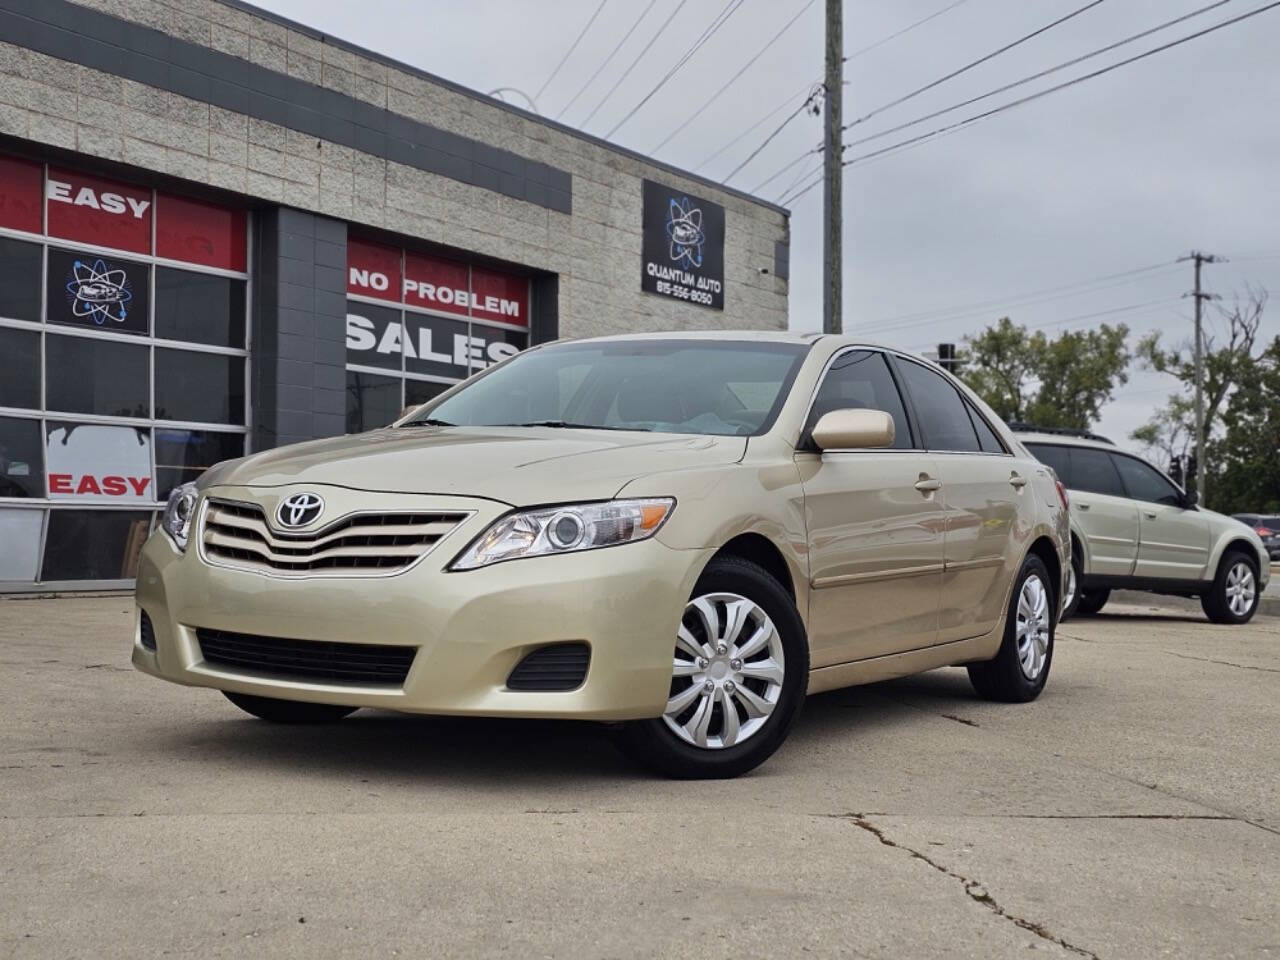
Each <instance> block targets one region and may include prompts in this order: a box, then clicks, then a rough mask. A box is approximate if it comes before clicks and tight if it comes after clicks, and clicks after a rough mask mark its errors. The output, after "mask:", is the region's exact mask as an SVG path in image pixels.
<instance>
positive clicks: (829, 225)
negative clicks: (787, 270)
mask: <svg viewBox="0 0 1280 960" xmlns="http://www.w3.org/2000/svg"><path fill="white" fill-rule="evenodd" d="M842 4H843V0H827V73H826V80H825V82H824V86H825V88H826V90H825V95H824V96H823V98H822V104H823V115H824V120H825V136H824V138H823V150H822V172H823V173H822V175H823V181H824V182H823V189H824V200H823V220H822V330H823V332H824V333H840V332H842V331H843V329H844V315H843V308H842V306H841V296H840V294H841V291H840V261H841V252H840V241H841V232H842V225H841V219H840V203H841V197H840V193H841V191H840V186H841V183H840V181H841V172H842V171H843V169H844V168H843V166H842V165H841V157H842V155H843V151H842V150H841V149H840V138H841V135H842V131H841V129H840V128H841V127H842V126H843V124H844V121H843V119H842V116H841V102H840V101H841V95H842V93H843V91H844V20H843V11H842V9H841V6H842Z"/></svg>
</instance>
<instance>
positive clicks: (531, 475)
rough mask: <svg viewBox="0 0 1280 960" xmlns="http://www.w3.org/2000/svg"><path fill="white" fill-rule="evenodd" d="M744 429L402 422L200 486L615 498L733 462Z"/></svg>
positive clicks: (236, 463) (300, 447) (525, 499)
mask: <svg viewBox="0 0 1280 960" xmlns="http://www.w3.org/2000/svg"><path fill="white" fill-rule="evenodd" d="M746 443H747V441H746V438H745V437H708V436H695V435H684V434H670V433H661V434H659V433H640V432H629V431H628V432H614V431H605V430H569V429H558V428H550V427H518V428H508V427H406V428H400V429H385V430H374V431H372V432H370V433H360V434H354V435H352V436H347V437H333V438H331V439H327V440H312V441H309V442H307V443H299V444H295V445H293V446H289V447H280V448H278V449H275V450H267V451H264V452H263V453H259V454H254V455H253V456H250V457H245V458H244V459H241V460H231V461H228V462H226V463H223V464H219V465H218V466H216V467H214V468H213V469H211V470H210V471H208V473H206V474H205V475H204V476H203V477H202V478H201V480H200V486H201V487H209V486H213V485H216V484H232V485H236V486H281V485H283V484H291V483H329V484H337V485H339V486H344V487H354V488H357V489H362V490H383V491H391V492H399V493H439V494H448V495H450V496H473V497H485V498H488V499H490V500H501V501H503V502H505V503H510V504H513V505H515V506H522V505H527V504H539V503H556V502H567V501H570V500H599V499H606V498H608V497H612V496H613V495H614V494H615V493H616V492H617V491H618V490H620V489H621V488H622V487H623V486H624V485H625V484H626V483H628V482H629V481H631V480H634V479H635V478H637V477H640V476H643V475H645V474H648V473H655V472H657V471H659V470H679V469H682V468H685V467H705V466H709V465H715V464H721V463H723V464H729V463H736V462H737V461H739V460H741V459H742V457H743V454H744V453H745V452H746Z"/></svg>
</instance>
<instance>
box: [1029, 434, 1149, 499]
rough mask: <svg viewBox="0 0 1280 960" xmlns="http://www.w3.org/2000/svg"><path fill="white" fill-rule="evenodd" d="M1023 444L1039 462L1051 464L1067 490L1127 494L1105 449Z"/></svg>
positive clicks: (1123, 495) (1114, 494)
mask: <svg viewBox="0 0 1280 960" xmlns="http://www.w3.org/2000/svg"><path fill="white" fill-rule="evenodd" d="M1026 447H1027V449H1028V450H1030V451H1031V453H1032V455H1033V456H1035V458H1036V459H1037V460H1039V461H1040V462H1041V463H1047V464H1048V465H1049V466H1051V467H1053V471H1054V473H1056V474H1057V475H1058V479H1059V480H1061V481H1062V483H1063V485H1064V486H1066V487H1067V489H1069V490H1081V491H1084V492H1085V493H1102V494H1106V495H1107V496H1109V497H1127V496H1128V495H1129V494H1128V493H1126V492H1125V488H1124V484H1123V483H1122V482H1121V481H1120V474H1119V473H1117V472H1116V467H1115V464H1114V463H1112V461H1111V457H1110V455H1109V454H1108V453H1107V451H1105V450H1095V449H1093V448H1092V447H1068V446H1064V445H1061V444H1056V443H1028V444H1027V445H1026Z"/></svg>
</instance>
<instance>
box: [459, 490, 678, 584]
mask: <svg viewBox="0 0 1280 960" xmlns="http://www.w3.org/2000/svg"><path fill="white" fill-rule="evenodd" d="M675 505H676V502H675V500H673V499H671V498H670V497H659V498H655V499H651V500H608V501H605V502H603V503H577V504H568V505H565V506H559V507H542V508H539V509H537V510H521V511H519V512H518V513H509V514H507V515H506V516H505V517H501V518H500V519H498V520H495V521H494V523H493V525H492V526H490V527H489V529H488V530H486V531H485V532H484V533H482V534H481V535H480V536H479V537H477V538H476V539H475V540H474V541H472V543H471V545H470V546H469V547H467V549H466V550H464V551H462V553H461V554H460V555H459V556H458V557H457V559H455V560H454V561H453V563H452V564H450V566H449V569H450V570H474V569H476V568H477V567H484V566H487V565H489V564H491V563H499V562H500V561H503V560H517V559H520V558H522V557H545V556H549V555H551V554H557V553H574V552H576V551H579V550H595V549H596V548H598V547H613V546H617V545H618V544H621V543H635V542H636V541H638V540H647V539H649V538H650V537H652V536H653V535H654V534H655V533H657V532H658V528H659V527H661V526H662V524H663V522H664V521H665V520H666V519H667V517H668V516H669V515H670V514H671V511H672V509H674V507H675Z"/></svg>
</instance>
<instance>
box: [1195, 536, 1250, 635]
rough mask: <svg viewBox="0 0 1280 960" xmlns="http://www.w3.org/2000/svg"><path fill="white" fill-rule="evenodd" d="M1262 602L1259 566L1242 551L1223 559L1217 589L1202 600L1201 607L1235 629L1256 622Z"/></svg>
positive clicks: (1211, 588)
mask: <svg viewBox="0 0 1280 960" xmlns="http://www.w3.org/2000/svg"><path fill="white" fill-rule="evenodd" d="M1259 602H1261V591H1259V590H1258V563H1257V561H1256V560H1254V559H1253V558H1251V557H1250V556H1249V555H1248V554H1245V553H1241V552H1240V551H1238V550H1233V551H1231V552H1230V553H1228V554H1227V555H1226V556H1225V557H1223V558H1222V562H1221V563H1220V564H1218V575H1217V576H1216V577H1214V578H1213V586H1212V587H1210V588H1209V592H1208V593H1206V594H1204V596H1202V597H1201V598H1200V606H1202V607H1204V612H1205V614H1206V615H1207V616H1208V617H1209V619H1210V620H1212V621H1213V622H1214V623H1227V624H1233V625H1235V624H1241V623H1248V622H1249V621H1250V620H1252V619H1253V615H1254V613H1256V612H1257V610H1258V604H1259Z"/></svg>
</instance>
